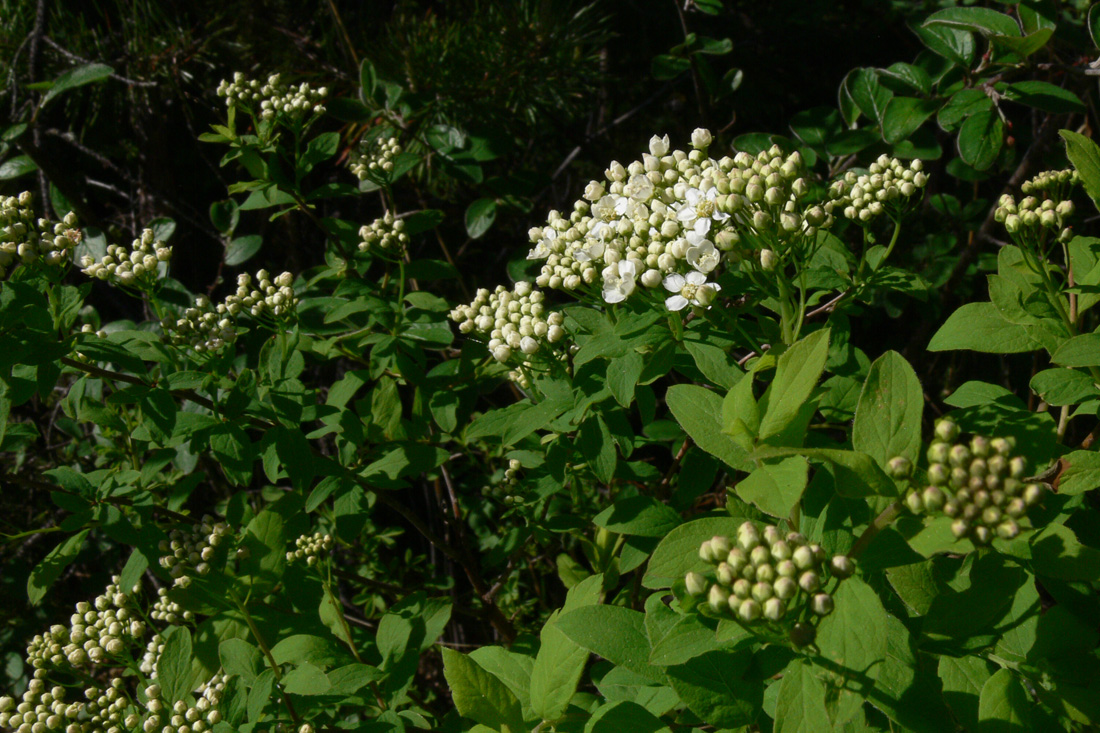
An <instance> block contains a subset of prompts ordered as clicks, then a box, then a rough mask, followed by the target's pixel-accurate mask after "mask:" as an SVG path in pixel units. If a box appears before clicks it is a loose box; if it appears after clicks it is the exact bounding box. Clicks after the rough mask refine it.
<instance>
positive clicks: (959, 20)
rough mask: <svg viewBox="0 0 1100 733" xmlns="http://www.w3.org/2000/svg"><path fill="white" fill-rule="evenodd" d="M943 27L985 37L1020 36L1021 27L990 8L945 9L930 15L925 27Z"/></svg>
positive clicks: (1006, 16)
mask: <svg viewBox="0 0 1100 733" xmlns="http://www.w3.org/2000/svg"><path fill="white" fill-rule="evenodd" d="M936 25H943V26H947V27H948V28H955V29H958V30H964V31H974V32H975V33H980V34H982V35H983V36H987V37H988V36H1019V35H1020V26H1019V24H1017V23H1016V21H1015V20H1013V19H1012V18H1011V17H1010V16H1008V15H1005V14H1004V13H998V12H997V11H996V10H990V9H989V8H945V9H944V10H940V11H938V12H935V13H932V14H931V15H929V16H928V17H927V18H926V19H925V21H924V26H925V27H928V26H936Z"/></svg>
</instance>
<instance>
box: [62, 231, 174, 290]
mask: <svg viewBox="0 0 1100 733" xmlns="http://www.w3.org/2000/svg"><path fill="white" fill-rule="evenodd" d="M170 259H172V248H171V247H168V246H166V245H165V244H164V243H163V242H158V241H156V237H155V235H154V234H153V230H152V229H146V230H144V231H143V232H142V233H141V236H140V237H139V238H138V239H135V240H134V242H133V244H131V245H130V248H129V249H126V248H125V247H122V246H121V245H117V244H111V245H108V246H107V254H105V255H103V258H102V259H99V260H96V259H95V258H94V257H92V256H91V255H84V256H83V257H82V258H81V259H80V266H81V268H82V269H81V272H83V273H84V274H85V275H87V276H88V277H95V278H99V279H100V280H111V281H113V282H118V283H121V284H123V285H130V286H134V287H138V288H142V287H146V288H148V287H150V286H152V285H153V284H154V283H155V282H156V280H157V273H158V268H157V266H158V265H159V263H161V262H167V261H168V260H170Z"/></svg>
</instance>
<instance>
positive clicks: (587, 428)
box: [577, 414, 618, 484]
mask: <svg viewBox="0 0 1100 733" xmlns="http://www.w3.org/2000/svg"><path fill="white" fill-rule="evenodd" d="M577 445H578V447H579V448H580V451H581V455H583V456H584V457H585V460H587V461H588V467H589V468H590V469H592V473H594V474H595V475H596V478H597V479H599V480H600V481H602V482H603V483H605V484H606V483H610V482H611V479H612V478H613V477H614V476H615V464H616V463H617V461H618V456H617V454H616V452H615V440H614V439H613V438H612V437H611V431H610V430H609V429H608V427H607V423H606V422H605V421H604V419H603V416H602V415H598V414H597V415H592V416H591V417H589V418H588V419H587V420H585V421H584V422H583V423H581V426H580V430H578V431H577Z"/></svg>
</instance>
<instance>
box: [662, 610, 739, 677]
mask: <svg viewBox="0 0 1100 733" xmlns="http://www.w3.org/2000/svg"><path fill="white" fill-rule="evenodd" d="M700 619H701V617H700V616H699V615H697V614H690V615H687V616H680V617H678V618H677V620H676V623H675V624H673V625H672V627H671V628H669V629H668V630H667V631H666V632H665V633H663V634H660V635H654V634H652V633H651V634H650V642H651V643H652V644H653V651H651V652H650V654H649V663H650V664H654V665H657V666H658V667H667V666H670V665H680V664H684V663H685V662H687V661H689V660H691V659H694V658H695V657H698V656H700V655H701V654H706V653H707V652H711V651H715V650H716V648H717V645H718V641H719V640H718V639H717V638H716V636H715V632H714V628H713V627H712V626H708V625H707V624H705V623H703V622H702V621H701V620H700ZM731 623H732V622H731ZM737 628H740V627H737Z"/></svg>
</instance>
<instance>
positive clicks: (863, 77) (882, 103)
mask: <svg viewBox="0 0 1100 733" xmlns="http://www.w3.org/2000/svg"><path fill="white" fill-rule="evenodd" d="M844 85H845V87H846V88H847V89H848V93H849V94H851V95H852V99H853V100H854V101H855V103H856V106H858V107H859V109H860V111H861V112H863V114H864V115H866V116H867V118H868V119H870V120H871V121H872V122H875V123H881V122H882V119H883V116H884V115H885V113H886V105H887V104H888V103H889V102H890V99H891V97H893V96H894V93H893V92H891V91H890V90H889V89H887V88H886V87H884V86H882V84H881V83H880V82H879V80H878V70H876V69H869V68H862V69H853V70H852V71H850V72H848V76H846V77H845V79H844Z"/></svg>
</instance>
